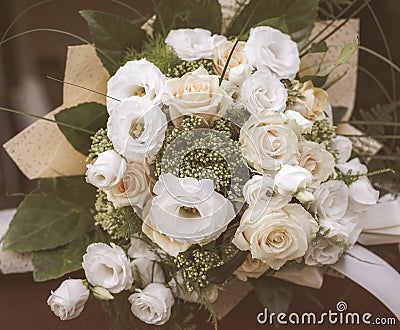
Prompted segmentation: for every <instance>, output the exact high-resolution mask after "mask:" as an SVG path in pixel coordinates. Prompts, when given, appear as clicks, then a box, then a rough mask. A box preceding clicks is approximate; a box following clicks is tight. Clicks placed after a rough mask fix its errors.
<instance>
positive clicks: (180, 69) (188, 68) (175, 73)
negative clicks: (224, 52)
mask: <svg viewBox="0 0 400 330" xmlns="http://www.w3.org/2000/svg"><path fill="white" fill-rule="evenodd" d="M200 67H204V69H206V70H207V72H208V73H209V74H215V72H214V69H213V63H212V61H211V60H206V59H202V60H197V61H190V62H189V61H182V62H181V63H179V64H177V65H176V66H174V67H170V68H168V70H167V71H166V72H165V75H166V76H167V77H169V78H180V77H182V76H183V75H184V74H185V73H188V72H193V71H195V70H196V69H198V68H200Z"/></svg>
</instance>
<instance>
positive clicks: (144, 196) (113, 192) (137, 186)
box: [105, 162, 151, 209]
mask: <svg viewBox="0 0 400 330" xmlns="http://www.w3.org/2000/svg"><path fill="white" fill-rule="evenodd" d="M147 170H148V169H147V167H146V165H145V164H143V163H140V162H134V163H128V164H127V167H126V171H125V174H124V176H123V178H122V180H121V181H120V182H119V183H118V184H117V185H116V186H114V187H113V188H111V189H108V190H106V191H105V192H106V194H107V199H108V200H109V201H110V202H112V203H114V206H115V207H122V206H129V205H134V206H138V207H139V208H141V209H142V208H143V206H144V204H145V203H146V201H147V200H148V199H149V198H150V197H151V192H150V190H149V183H148V179H147V175H146V171H147Z"/></svg>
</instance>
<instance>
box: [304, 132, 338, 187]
mask: <svg viewBox="0 0 400 330" xmlns="http://www.w3.org/2000/svg"><path fill="white" fill-rule="evenodd" d="M299 151H300V160H299V166H300V167H303V168H305V169H306V170H308V171H309V172H310V173H311V174H312V184H311V187H312V188H316V187H317V186H319V185H320V184H321V182H323V181H326V180H327V179H328V178H329V176H330V175H331V174H333V173H334V170H335V158H334V157H333V155H332V154H331V153H330V152H329V151H326V150H325V149H324V147H323V146H321V145H320V144H318V143H315V142H312V141H306V140H304V141H301V142H300V143H299Z"/></svg>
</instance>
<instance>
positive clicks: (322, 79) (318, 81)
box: [300, 43, 358, 87]
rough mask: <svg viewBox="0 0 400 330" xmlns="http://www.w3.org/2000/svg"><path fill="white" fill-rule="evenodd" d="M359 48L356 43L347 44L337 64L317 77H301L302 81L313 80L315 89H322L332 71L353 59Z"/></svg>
mask: <svg viewBox="0 0 400 330" xmlns="http://www.w3.org/2000/svg"><path fill="white" fill-rule="evenodd" d="M357 48H358V44H356V43H351V44H347V45H346V46H344V47H343V49H342V51H341V52H340V55H339V57H338V59H337V60H336V61H335V63H333V64H332V65H330V66H329V67H327V68H326V69H325V70H323V71H322V72H320V73H318V74H317V75H307V76H303V77H301V78H300V81H301V82H305V81H307V80H311V81H312V82H313V84H314V86H315V87H322V86H323V85H324V84H325V83H326V81H327V79H328V77H329V75H330V74H331V73H332V71H334V70H335V69H336V68H338V67H339V66H341V65H342V64H344V63H346V62H347V61H348V60H349V59H350V58H351V56H352V55H353V54H354V52H355V51H356V50H357Z"/></svg>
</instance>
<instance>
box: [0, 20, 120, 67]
mask: <svg viewBox="0 0 400 330" xmlns="http://www.w3.org/2000/svg"><path fill="white" fill-rule="evenodd" d="M34 32H54V33H60V34H64V35H67V36H69V37H73V38H75V39H78V40H80V41H82V42H84V43H86V44H88V45H92V43H91V42H89V41H88V40H86V39H84V38H82V37H80V36H78V35H76V34H73V33H71V32H68V31H62V30H57V29H49V28H42V29H32V30H28V31H24V32H21V33H18V34H16V35H13V36H11V37H9V38H7V39H5V40H3V41H1V42H0V47H1V46H2V45H4V44H5V43H7V42H9V41H11V40H13V39H16V38H18V37H21V36H23V35H26V34H30V33H34ZM94 47H95V48H96V50H97V51H98V52H99V53H100V54H101V55H103V56H104V57H105V58H107V60H109V61H110V62H111V63H112V64H113V65H115V66H117V63H116V62H115V61H114V60H113V59H112V58H111V57H109V56H108V55H107V54H106V53H105V52H103V51H102V50H101V49H100V48H98V47H96V46H94Z"/></svg>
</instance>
